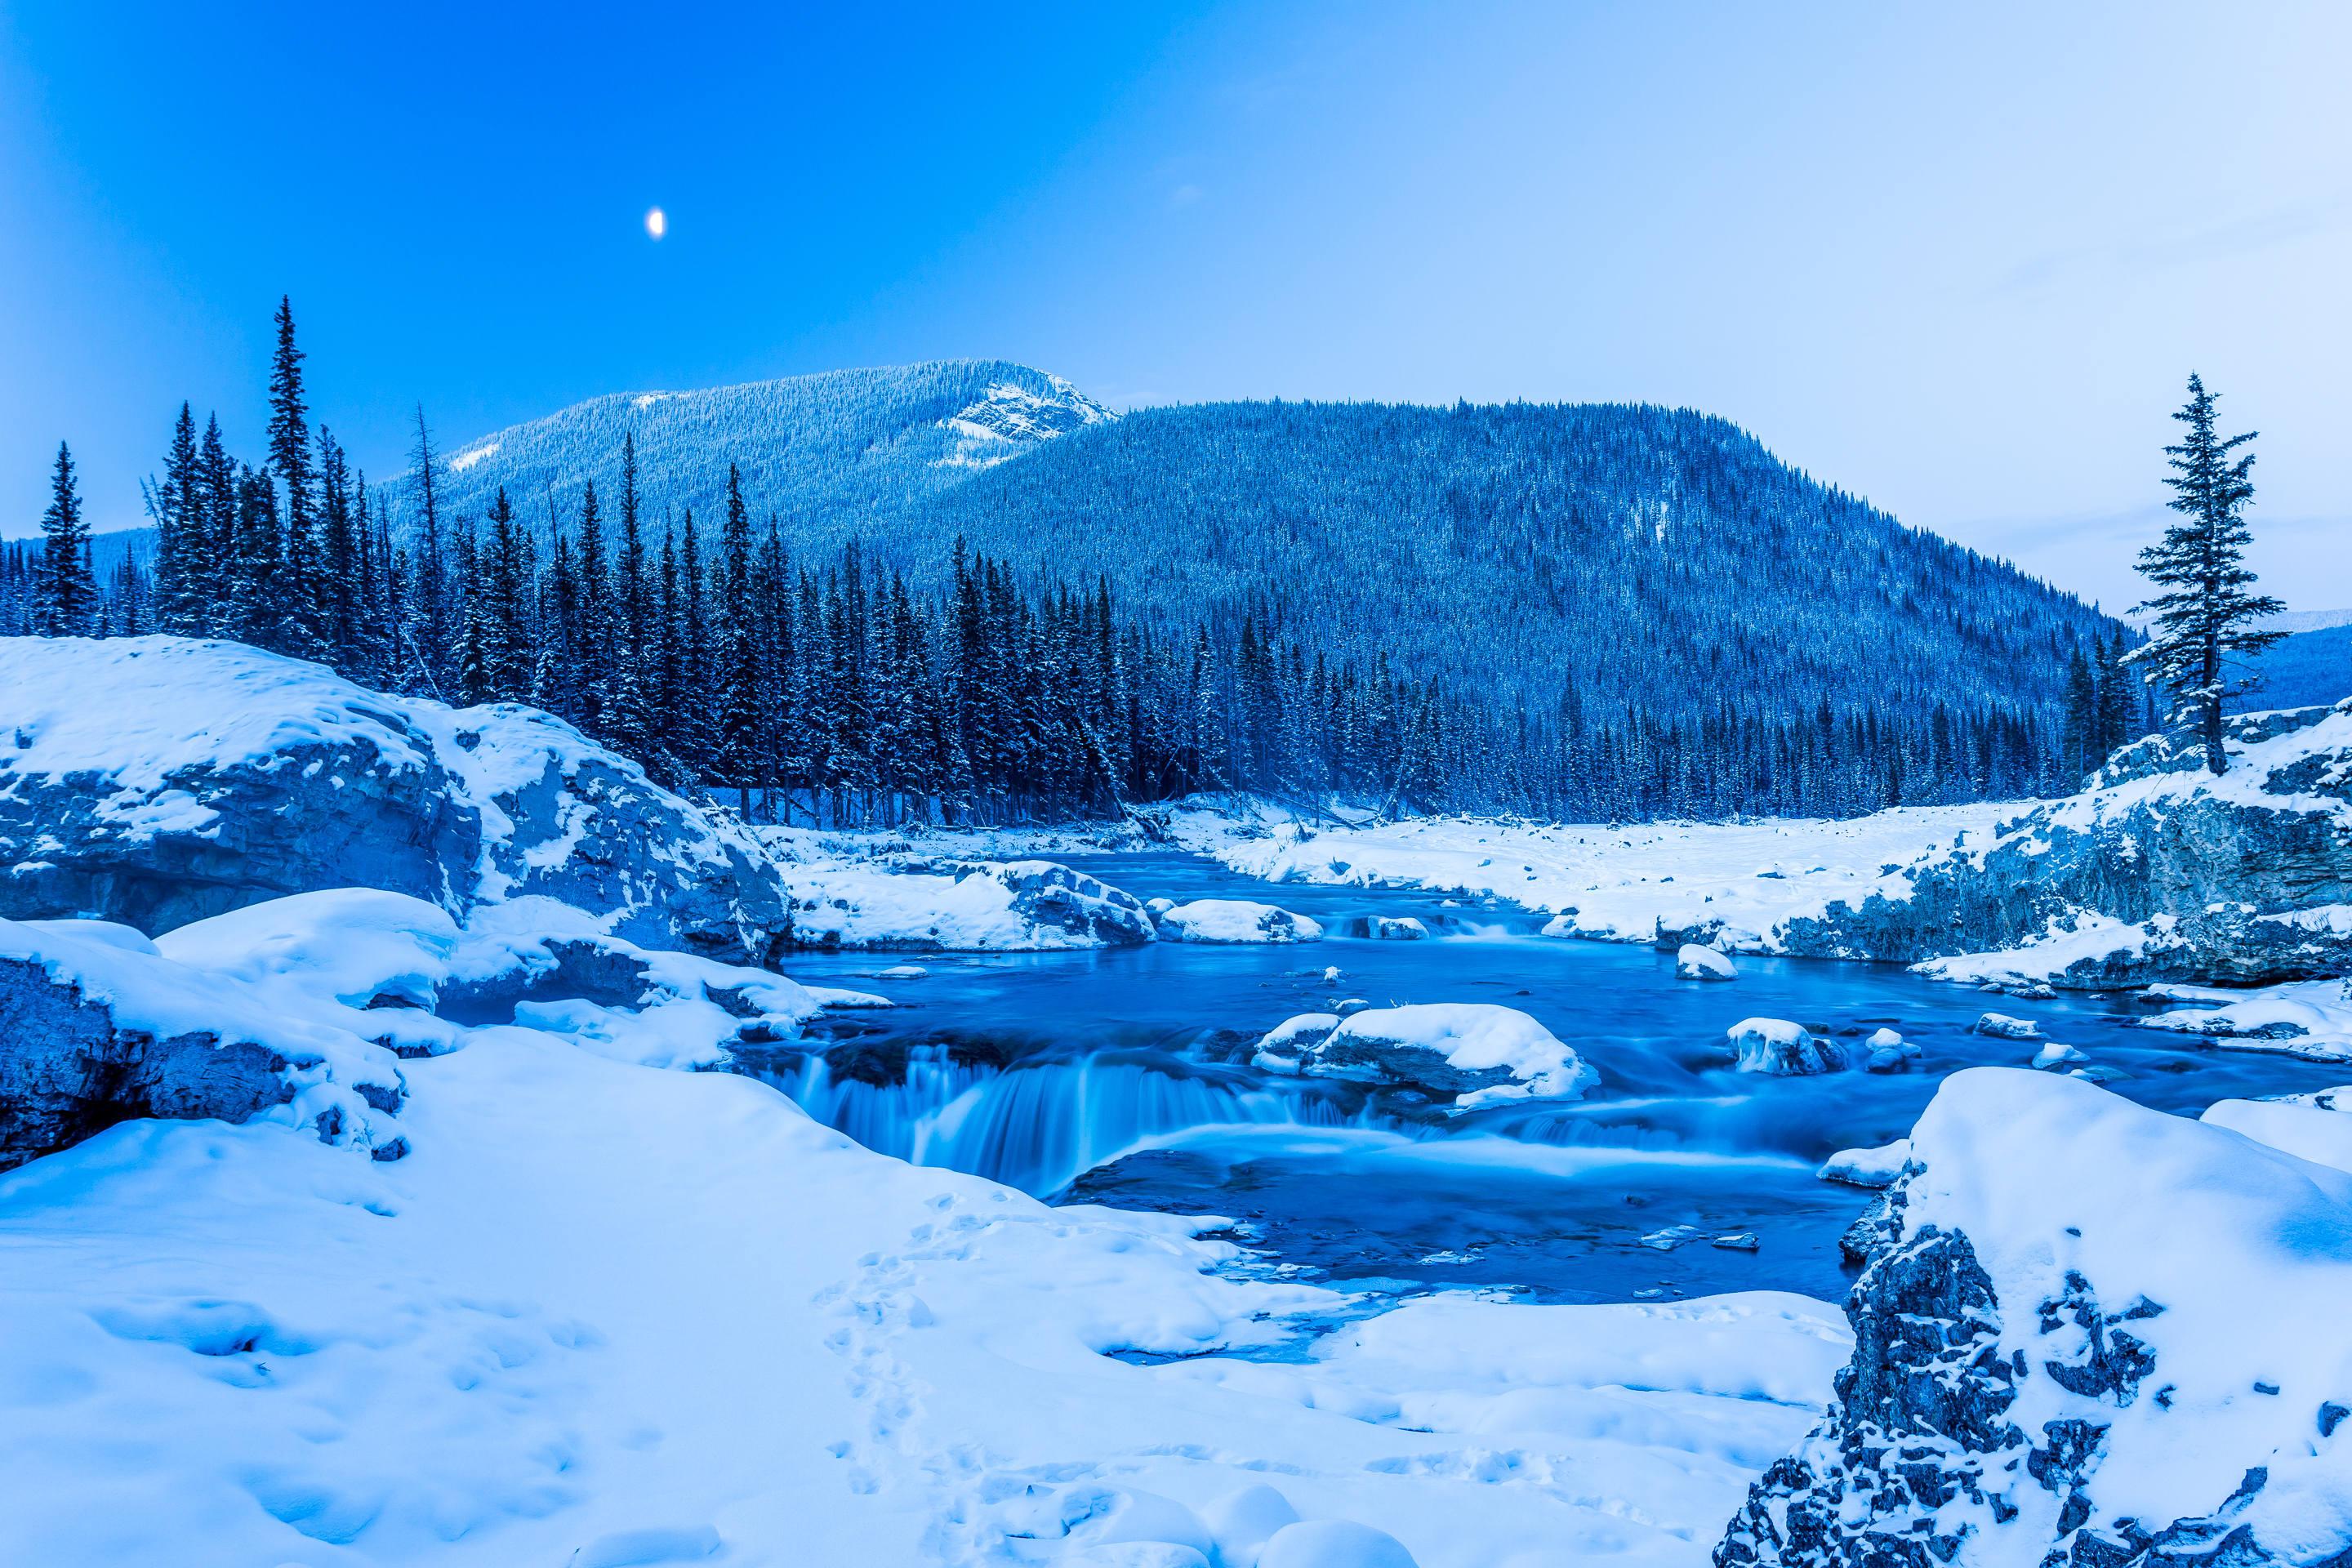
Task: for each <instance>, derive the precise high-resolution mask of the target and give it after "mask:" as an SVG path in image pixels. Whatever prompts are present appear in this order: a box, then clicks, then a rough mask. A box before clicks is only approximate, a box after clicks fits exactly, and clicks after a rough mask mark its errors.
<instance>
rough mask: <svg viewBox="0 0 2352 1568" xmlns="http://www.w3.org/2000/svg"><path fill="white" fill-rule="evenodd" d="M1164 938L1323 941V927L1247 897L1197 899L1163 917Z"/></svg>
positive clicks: (1203, 940)
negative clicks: (1254, 901)
mask: <svg viewBox="0 0 2352 1568" xmlns="http://www.w3.org/2000/svg"><path fill="white" fill-rule="evenodd" d="M1160 940H1161V941H1163V942H1218V943H1234V944H1238V943H1247V942H1321V941H1322V940H1323V928H1322V927H1321V926H1319V925H1318V924H1317V923H1316V922H1315V921H1311V920H1308V919H1307V917H1306V916H1305V915H1297V914H1293V913H1291V912H1290V911H1289V910H1283V909H1276V907H1275V906H1274V905H1272V904H1260V903H1253V902H1251V901H1250V900H1247V899H1195V900H1192V902H1191V903H1188V904H1178V905H1176V906H1175V907H1174V908H1172V909H1170V910H1167V911H1165V912H1164V913H1162V914H1161V915H1160Z"/></svg>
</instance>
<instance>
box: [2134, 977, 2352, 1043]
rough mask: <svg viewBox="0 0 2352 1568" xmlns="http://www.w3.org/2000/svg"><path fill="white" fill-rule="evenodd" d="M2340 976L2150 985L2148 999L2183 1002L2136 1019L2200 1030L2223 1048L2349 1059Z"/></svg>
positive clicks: (2351, 1030) (2145, 1024) (2348, 999)
mask: <svg viewBox="0 0 2352 1568" xmlns="http://www.w3.org/2000/svg"><path fill="white" fill-rule="evenodd" d="M2346 993H2347V985H2346V983H2345V982H2343V981H2340V980H2301V981H2289V982H2287V983H2285V984H2279V985H2265V986H2260V987H2257V988H2255V989H2253V990H2251V991H2219V990H2209V989H2207V988H2205V987H2202V986H2193V985H2151V986H2149V987H2148V988H2147V991H2146V992H2145V993H2143V994H2144V995H2145V996H2146V997H2147V1000H2149V1001H2151V1002H2179V1003H2186V1004H2188V1005H2186V1006H2181V1007H2176V1008H2174V1009H2173V1010H2172V1011H2171V1012H2168V1013H2159V1014H2157V1015H2156V1016H2153V1017H2147V1018H2142V1019H2140V1020H2139V1024H2140V1026H2141V1027H2142V1028H2148V1029H2174V1030H2178V1031H2179V1032H2180V1033H2182V1034H2193V1035H2203V1036H2205V1037H2207V1038H2209V1039H2210V1040H2211V1041H2212V1043H2213V1044H2215V1045H2217V1046H2220V1047H2223V1048H2224V1049H2228V1050H2242V1051H2274V1052H2278V1053H2281V1054H2283V1055H2287V1056H2297V1057H2305V1058H2309V1059H2311V1060H2313V1061H2334V1062H2352V996H2347V994H2346Z"/></svg>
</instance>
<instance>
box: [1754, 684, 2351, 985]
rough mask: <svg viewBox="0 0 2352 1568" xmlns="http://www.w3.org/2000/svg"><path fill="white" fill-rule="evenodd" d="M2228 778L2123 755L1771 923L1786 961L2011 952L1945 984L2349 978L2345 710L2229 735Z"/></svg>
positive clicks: (2145, 746) (2163, 758)
mask: <svg viewBox="0 0 2352 1568" xmlns="http://www.w3.org/2000/svg"><path fill="white" fill-rule="evenodd" d="M2229 744H2230V755H2231V771H2230V772H2229V773H2227V774H2225V775H2223V776H2221V777H2220V778H2215V777H2213V776H2212V775H2211V774H2210V773H2205V772H2203V771H2202V768H2201V765H2200V756H2199V754H2198V753H2197V752H2196V750H2195V748H2194V747H2193V745H2192V744H2190V742H2189V741H2188V739H2187V738H2186V737H2182V736H2157V737H2151V738H2150V739H2147V740H2145V741H2141V742H2136V743H2135V744H2133V745H2131V746H2127V747H2125V748H2124V749H2123V750H2121V751H2119V752H2116V755H2115V757H2114V758H2112V759H2111V760H2110V761H2109V762H2108V763H2107V764H2106V765H2105V767H2103V768H2102V769H2100V770H2099V772H2098V773H2095V774H2094V775H2093V776H2092V778H2091V779H2090V780H2089V781H2088V783H2089V786H2090V787H2089V788H2088V789H2087V790H2086V791H2085V792H2084V794H2082V795H2074V796H2072V797H2069V798H2067V799H2065V800H2061V801H2054V802H2052V803H2050V804H2048V805H2042V806H2038V807H2035V808H2034V809H2032V810H2031V811H2027V812H2024V813H2022V814H2021V816H2018V817H2017V818H2016V819H2014V820H2012V821H2010V822H2008V823H2005V824H2003V825H2002V826H2000V829H1999V830H1998V831H1996V832H1995V833H1994V834H1993V835H1992V836H1991V837H1990V838H1986V839H1984V840H1983V841H1982V842H1970V841H1968V839H1967V838H1966V836H1964V837H1963V841H1962V842H1961V843H1959V844H1958V845H1955V846H1953V847H1949V848H1946V849H1940V850H1937V851H1936V852H1933V853H1931V854H1929V855H1927V856H1926V857H1924V858H1921V859H1919V860H1917V861H1915V862H1913V863H1912V864H1911V865H1909V866H1906V867H1904V868H1900V869H1899V870H1897V871H1895V873H1893V874H1892V875H1891V876H1890V877H1889V878H1888V879H1885V881H1883V882H1882V883H1881V885H1880V887H1879V889H1877V890H1875V891H1874V892H1873V893H1871V894H1870V895H1869V896H1868V897H1866V898H1865V899H1864V900H1863V901H1862V902H1861V903H1860V904H1859V905H1858V906H1857V905H1853V904H1849V903H1846V902H1839V903H1836V904H1832V906H1830V908H1829V909H1828V910H1826V911H1825V912H1824V913H1823V914H1822V915H1821V916H1820V917H1819V918H1801V919H1797V920H1793V921H1789V922H1788V923H1787V924H1786V925H1784V926H1783V927H1782V928H1781V929H1780V931H1779V933H1778V935H1779V938H1780V942H1781V944H1782V945H1783V946H1784V947H1785V949H1786V950H1787V951H1789V952H1794V953H1801V954H1806V955H1811V956H1821V957H1843V958H1872V959H1891V960H1895V961H1898V962H1902V963H1917V962H1920V961H1923V960H1939V959H1948V958H1950V957H1951V956H1952V955H1958V954H1972V953H1983V952H1988V951H1990V950H1993V949H2016V950H2018V951H2017V952H2014V953H2013V954H2012V955H2011V959H2012V962H2010V963H1984V962H1977V961H1969V963H1966V964H1961V965H1954V966H1952V967H1951V969H1950V970H1949V973H1952V974H1953V975H1954V977H1956V978H1982V979H2000V978H2005V977H2007V978H2020V977H2021V978H2041V979H2047V980H2049V981H2051V982H2053V983H2054V984H2060V985H2065V986H2073V987H2077V988H2098V987H2105V986H2115V985H2122V984H2140V983H2146V982H2150V981H2163V980H2182V981H2192V982H2202V983H2206V984H2268V983H2271V982H2275V981H2282V980H2294V979H2305V978H2311V977H2314V976H2316V975H2320V974H2326V973H2343V972H2344V971H2345V969H2346V968H2347V966H2352V910H2347V909H2343V908H2339V906H2346V905H2352V703H2347V704H2344V705H2340V706H2338V707H2336V708H2333V709H2329V708H2312V709H2304V710H2296V711H2294V712H2288V713H2261V714H2250V715H2246V716H2243V717H2242V718H2239V719H2237V720H2235V721H2232V724H2231V734H2230V742H2229Z"/></svg>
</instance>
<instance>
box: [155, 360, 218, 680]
mask: <svg viewBox="0 0 2352 1568" xmlns="http://www.w3.org/2000/svg"><path fill="white" fill-rule="evenodd" d="M148 510H149V511H150V512H151V513H152V515H153V517H154V519H155V603H154V615H155V623H156V625H157V626H158V627H160V628H161V629H162V630H163V631H167V632H176V633H178V634H180V635H182V636H198V637H200V636H202V635H203V634H204V632H205V605H204V598H203V573H204V568H203V564H202V562H203V556H204V554H205V548H206V545H207V543H208V542H207V541H206V539H205V513H204V489H203V482H202V479H201V470H200V468H199V467H198V458H197V456H196V420H195V414H194V410H193V409H191V408H190V407H189V406H188V405H186V404H185V403H183V404H181V405H180V417H179V419H178V420H177V421H176V422H174V423H173V426H172V445H171V448H170V450H169V451H168V452H167V453H166V454H165V456H164V458H163V482H162V483H161V484H160V485H157V486H156V487H155V488H154V489H153V491H152V494H151V495H150V497H149V500H148Z"/></svg>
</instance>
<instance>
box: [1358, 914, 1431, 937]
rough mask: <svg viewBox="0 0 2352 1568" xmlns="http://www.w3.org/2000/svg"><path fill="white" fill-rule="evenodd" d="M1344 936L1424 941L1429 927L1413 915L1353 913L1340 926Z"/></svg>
mask: <svg viewBox="0 0 2352 1568" xmlns="http://www.w3.org/2000/svg"><path fill="white" fill-rule="evenodd" d="M1340 934H1341V935H1343V936H1351V937H1355V938H1357V939H1359V940H1360V941H1367V942H1422V941H1424V940H1426V939H1427V938H1428V936H1429V934H1430V932H1429V927H1428V925H1427V924H1425V923H1424V922H1423V921H1421V920H1420V919H1419V918H1418V917H1417V916H1413V915H1353V916H1350V917H1349V920H1348V922H1347V924H1346V925H1345V926H1343V927H1341V928H1340Z"/></svg>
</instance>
